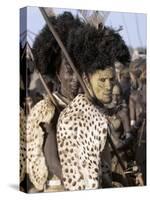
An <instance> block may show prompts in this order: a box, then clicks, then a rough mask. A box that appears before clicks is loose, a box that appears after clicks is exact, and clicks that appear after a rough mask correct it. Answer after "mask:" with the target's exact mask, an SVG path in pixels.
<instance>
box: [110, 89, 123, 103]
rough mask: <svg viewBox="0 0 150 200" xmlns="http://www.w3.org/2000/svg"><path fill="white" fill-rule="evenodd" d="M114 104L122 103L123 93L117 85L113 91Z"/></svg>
mask: <svg viewBox="0 0 150 200" xmlns="http://www.w3.org/2000/svg"><path fill="white" fill-rule="evenodd" d="M112 103H113V105H114V106H116V105H119V104H120V103H121V92H120V88H119V87H118V86H117V85H115V86H114V87H113V90H112Z"/></svg>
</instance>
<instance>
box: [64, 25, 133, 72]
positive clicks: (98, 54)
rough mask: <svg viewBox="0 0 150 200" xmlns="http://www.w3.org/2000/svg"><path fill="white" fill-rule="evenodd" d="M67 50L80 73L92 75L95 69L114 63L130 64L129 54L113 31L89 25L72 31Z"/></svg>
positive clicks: (121, 40)
mask: <svg viewBox="0 0 150 200" xmlns="http://www.w3.org/2000/svg"><path fill="white" fill-rule="evenodd" d="M67 50H68V52H69V53H70V55H71V57H72V59H73V61H74V63H75V65H76V66H80V67H79V68H80V70H81V72H86V73H93V72H94V71H95V70H97V69H105V68H106V67H108V66H114V64H115V62H116V61H119V62H120V63H122V64H123V65H128V64H129V62H130V53H129V50H128V47H127V46H126V44H125V42H124V40H123V39H122V38H121V36H120V35H119V33H117V32H116V31H115V30H113V29H111V28H109V27H104V26H99V28H98V29H96V28H95V27H94V26H91V25H90V24H87V25H85V26H84V27H79V28H78V29H77V30H72V31H70V33H69V36H68V41H67Z"/></svg>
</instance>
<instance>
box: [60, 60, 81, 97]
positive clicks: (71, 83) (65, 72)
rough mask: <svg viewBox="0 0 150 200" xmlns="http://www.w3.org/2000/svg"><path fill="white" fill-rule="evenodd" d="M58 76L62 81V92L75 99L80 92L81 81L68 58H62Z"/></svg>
mask: <svg viewBox="0 0 150 200" xmlns="http://www.w3.org/2000/svg"><path fill="white" fill-rule="evenodd" d="M58 77H59V79H60V82H61V94H62V95H64V96H65V97H67V98H68V99H73V98H74V97H75V96H76V95H77V94H78V92H79V82H78V80H77V78H76V75H75V74H74V72H73V71H72V69H71V67H70V65H69V64H68V62H67V61H66V59H64V58H63V59H62V62H61V66H60V70H59V73H58Z"/></svg>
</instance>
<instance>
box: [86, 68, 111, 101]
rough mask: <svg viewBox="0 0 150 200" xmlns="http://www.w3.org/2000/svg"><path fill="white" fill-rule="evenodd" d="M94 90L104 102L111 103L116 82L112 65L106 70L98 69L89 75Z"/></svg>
mask: <svg viewBox="0 0 150 200" xmlns="http://www.w3.org/2000/svg"><path fill="white" fill-rule="evenodd" d="M89 78H90V83H91V86H92V89H93V92H94V94H95V96H96V97H97V99H99V100H100V101H101V102H102V103H110V102H111V100H112V87H113V82H114V70H113V68H112V67H109V68H106V69H105V70H97V71H96V72H95V73H93V74H91V75H90V76H89Z"/></svg>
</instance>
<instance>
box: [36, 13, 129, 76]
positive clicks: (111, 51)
mask: <svg viewBox="0 0 150 200" xmlns="http://www.w3.org/2000/svg"><path fill="white" fill-rule="evenodd" d="M49 20H51V22H52V24H53V26H54V28H55V30H56V31H57V33H58V34H59V36H60V39H61V40H62V42H63V43H64V45H65V46H66V48H67V50H68V52H69V54H70V56H71V58H72V59H73V62H74V64H75V66H76V67H77V69H78V70H79V71H81V72H87V73H92V72H94V71H95V70H96V69H105V68H106V67H108V66H113V65H114V63H115V61H119V62H121V63H123V64H128V63H129V62H130V54H129V50H128V47H127V46H126V45H125V42H124V41H123V40H122V38H121V36H120V35H119V34H118V33H117V32H115V31H114V30H113V29H111V28H108V27H103V26H102V25H101V24H100V25H99V28H98V29H96V28H95V27H94V26H91V25H90V24H85V23H83V22H81V21H80V20H79V18H74V17H73V15H72V14H71V13H69V12H64V14H62V15H60V16H58V17H57V18H56V17H50V18H49ZM33 51H34V56H35V62H36V65H37V67H38V69H39V70H40V72H41V73H44V74H48V75H49V76H51V77H53V78H54V77H55V73H56V70H57V71H58V68H59V66H60V63H61V51H60V47H59V45H58V44H57V42H56V40H55V38H54V37H53V35H52V33H51V32H50V31H49V29H48V26H47V25H46V26H45V27H44V28H43V29H42V31H41V32H40V34H39V35H38V36H37V38H36V39H35V42H34V44H33Z"/></svg>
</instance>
